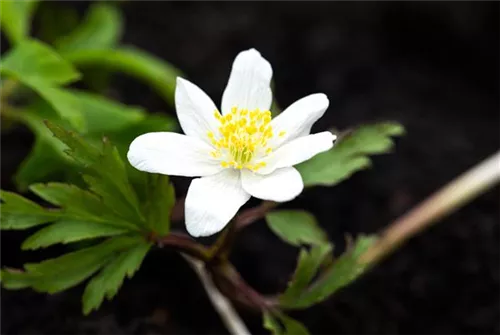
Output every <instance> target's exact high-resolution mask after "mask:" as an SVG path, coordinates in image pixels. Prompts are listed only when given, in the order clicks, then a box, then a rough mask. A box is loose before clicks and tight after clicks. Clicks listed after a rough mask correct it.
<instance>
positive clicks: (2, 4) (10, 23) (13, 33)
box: [0, 0, 38, 44]
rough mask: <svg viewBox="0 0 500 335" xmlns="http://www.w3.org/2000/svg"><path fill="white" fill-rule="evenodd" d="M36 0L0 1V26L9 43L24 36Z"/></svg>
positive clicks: (28, 28)
mask: <svg viewBox="0 0 500 335" xmlns="http://www.w3.org/2000/svg"><path fill="white" fill-rule="evenodd" d="M37 4H38V1H35V0H24V1H18V0H2V1H0V13H2V14H1V15H0V26H1V28H2V31H3V32H4V33H5V35H6V36H7V38H8V39H9V41H10V43H11V44H16V43H18V42H20V41H21V40H23V39H24V38H26V37H27V36H28V34H29V30H30V27H31V17H32V16H33V13H34V12H35V9H36V6H37Z"/></svg>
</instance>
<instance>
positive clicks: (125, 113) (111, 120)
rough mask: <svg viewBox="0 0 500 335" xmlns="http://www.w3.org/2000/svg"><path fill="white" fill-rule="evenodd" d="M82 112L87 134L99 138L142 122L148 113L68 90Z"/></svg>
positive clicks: (96, 96)
mask: <svg viewBox="0 0 500 335" xmlns="http://www.w3.org/2000/svg"><path fill="white" fill-rule="evenodd" d="M67 92H68V93H70V94H71V96H72V99H73V100H74V101H75V104H76V105H78V109H79V110H80V111H81V113H82V115H83V118H84V119H85V124H86V126H87V133H91V134H96V135H98V136H103V135H108V134H110V133H112V132H114V131H118V130H121V129H123V128H126V127H130V126H132V125H134V124H136V123H138V122H140V121H142V120H143V119H144V118H145V116H146V113H145V111H144V110H143V109H141V108H136V107H130V106H127V105H124V104H121V103H118V102H115V101H113V100H109V99H107V98H105V97H103V96H100V95H98V94H92V93H86V92H84V91H78V90H67Z"/></svg>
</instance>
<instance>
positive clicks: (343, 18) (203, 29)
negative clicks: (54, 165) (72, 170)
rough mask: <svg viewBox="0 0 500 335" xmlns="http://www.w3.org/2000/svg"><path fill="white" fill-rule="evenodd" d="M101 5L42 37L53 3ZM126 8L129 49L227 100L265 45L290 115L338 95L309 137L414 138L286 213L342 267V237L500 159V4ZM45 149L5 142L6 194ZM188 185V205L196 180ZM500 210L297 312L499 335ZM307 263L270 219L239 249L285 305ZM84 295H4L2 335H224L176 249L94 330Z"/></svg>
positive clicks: (310, 317) (493, 208)
mask: <svg viewBox="0 0 500 335" xmlns="http://www.w3.org/2000/svg"><path fill="white" fill-rule="evenodd" d="M90 4H91V2H72V1H71V2H70V1H67V2H62V1H59V2H43V3H42V4H41V5H40V8H39V11H37V14H35V17H34V28H33V31H32V33H33V35H34V36H37V34H38V33H39V32H40V31H41V30H40V29H41V28H40V27H41V25H43V19H42V15H41V14H40V15H39V14H38V13H41V12H42V10H43V8H44V7H47V6H55V7H60V8H67V9H68V10H69V9H70V10H71V11H72V10H76V13H77V14H78V15H83V14H84V13H85V11H86V9H87V7H88V6H89V5H90ZM115 5H117V6H120V7H121V9H122V11H123V15H124V19H125V31H124V37H123V43H124V44H127V45H133V46H137V47H139V48H142V49H144V50H146V51H148V52H150V53H152V54H154V55H156V56H158V57H160V58H162V59H165V60H166V61H168V62H170V63H172V64H173V65H175V66H176V67H178V68H179V69H181V70H182V71H183V72H184V73H185V74H186V76H187V77H188V78H189V79H190V80H191V81H193V82H194V83H196V84H197V85H198V86H200V87H201V88H202V89H204V90H205V91H206V92H207V93H208V94H209V95H210V96H211V97H212V98H213V99H214V101H215V102H216V104H218V103H220V97H221V94H222V91H223V89H224V87H225V85H226V81H227V78H228V75H229V71H230V66H231V63H232V61H233V59H234V57H235V56H236V54H237V53H238V52H240V51H242V50H244V49H247V48H250V47H254V48H256V49H258V50H259V51H260V52H261V53H262V55H263V56H264V57H265V58H267V59H268V60H269V61H270V63H271V64H272V66H273V69H274V80H275V90H274V94H275V97H276V99H277V101H278V103H279V104H280V106H281V107H286V106H287V105H289V104H291V103H292V102H294V101H295V100H297V99H299V98H301V97H303V96H305V95H308V94H310V93H314V92H324V93H326V94H327V95H328V97H329V99H330V108H329V109H328V111H327V113H326V115H325V117H323V118H322V119H321V120H320V121H319V122H318V123H317V124H316V125H315V128H314V129H313V130H315V131H317V130H324V129H327V128H331V127H335V128H337V129H346V128H349V127H352V126H355V125H357V124H361V123H366V122H372V121H383V120H395V121H398V122H400V123H402V124H403V125H404V126H405V127H406V130H407V135H406V136H404V137H402V138H400V139H398V140H397V145H396V148H395V151H394V152H393V153H392V154H389V155H383V156H379V157H375V158H374V164H373V167H372V168H371V169H369V170H365V171H362V172H359V173H357V174H356V175H354V176H353V177H352V178H351V179H349V180H347V181H345V182H343V183H341V184H340V185H338V186H335V187H333V188H313V189H308V190H306V191H305V192H304V193H303V194H302V195H301V196H300V197H299V198H298V199H296V200H295V201H293V202H291V203H287V204H286V205H285V207H290V208H305V209H307V210H309V211H311V212H312V213H314V214H315V215H316V216H317V218H318V220H319V222H320V224H321V226H322V227H323V228H324V229H325V230H326V231H327V232H328V234H329V236H330V238H331V239H332V241H333V242H334V243H335V246H336V252H337V253H340V252H341V251H342V250H343V248H344V235H345V234H346V233H352V234H358V233H362V232H366V233H374V232H377V231H379V230H380V229H382V228H383V227H384V226H386V225H387V224H388V223H390V222H391V221H392V220H393V219H395V218H396V217H398V216H400V215H401V214H403V213H405V212H406V211H407V210H408V209H410V208H411V207H412V206H414V205H415V204H417V203H418V202H420V201H421V200H423V199H424V198H425V197H426V196H428V195H430V194H431V193H432V192H433V191H434V190H436V189H437V188H439V187H441V186H442V185H444V184H445V183H446V182H448V181H450V180H451V179H452V178H454V177H456V176H457V175H459V174H460V173H461V172H463V171H464V170H466V169H468V168H470V167H472V166H473V165H474V164H476V163H477V162H479V161H480V160H482V159H484V158H486V157H488V156H489V155H491V154H492V153H494V152H495V151H496V150H498V148H499V142H500V137H499V125H500V122H499V121H500V120H499V42H500V41H499V9H500V8H499V3H498V2H473V1H471V2H436V3H434V2H349V3H347V2H165V1H163V2H160V1H149V2H145V1H142V2H141V1H127V2H121V3H118V2H117V3H115ZM45 16H46V15H45ZM46 19H47V18H45V20H46ZM49 19H50V18H49ZM52 19H53V20H64V19H65V18H64V17H63V16H58V17H53V18H52ZM2 41H3V40H2ZM3 42H4V43H3V44H2V46H3V48H2V52H4V51H5V46H6V44H5V41H3ZM107 93H108V94H109V95H110V96H112V97H114V98H116V99H118V100H121V101H122V102H124V103H127V104H131V105H140V106H144V107H146V108H147V109H148V110H150V111H167V112H168V113H173V112H174V111H173V110H172V109H171V108H170V107H169V106H168V105H166V103H165V102H164V101H163V100H162V99H161V98H160V97H159V96H158V95H157V94H156V93H154V92H153V91H151V89H150V88H148V87H147V86H145V85H143V84H141V83H138V82H137V81H135V80H133V79H131V78H128V77H121V76H114V77H113V81H112V86H111V89H110V90H108V92H107ZM32 140H33V138H32V135H30V133H29V132H27V131H25V130H23V129H17V130H16V131H14V132H10V133H8V134H2V147H1V155H2V156H1V157H2V164H1V168H2V175H1V180H2V188H6V189H12V187H13V184H12V174H13V173H14V171H15V170H16V169H17V167H18V165H19V163H20V162H21V161H22V159H23V158H24V157H25V156H26V154H27V153H28V152H29V150H30V148H31V145H32ZM175 182H176V186H177V193H178V195H179V196H182V195H183V194H185V192H186V190H187V186H188V185H189V180H186V179H182V178H178V179H175ZM498 201H499V188H498V187H496V188H495V189H493V190H492V191H490V192H488V193H487V194H485V195H482V196H481V197H479V198H478V199H477V200H475V201H474V202H473V203H471V204H469V205H467V206H466V207H465V208H463V209H462V210H460V211H459V212H457V213H455V214H453V215H451V216H450V217H448V218H447V219H445V220H443V221H442V222H441V223H440V224H438V225H436V226H434V227H433V228H431V229H429V230H427V231H426V232H424V233H423V234H421V235H420V236H418V237H416V238H414V239H412V240H411V241H410V242H409V243H408V244H406V245H404V246H403V247H402V248H401V249H400V250H398V251H397V252H396V253H395V254H394V255H392V256H391V257H389V258H388V259H386V260H385V261H384V262H383V263H382V264H380V265H379V266H378V267H376V268H375V269H373V270H372V271H371V272H369V273H368V274H366V275H365V276H364V277H363V278H361V279H360V280H358V281H357V282H356V283H354V284H353V285H351V286H349V287H347V288H345V289H343V290H342V291H341V292H339V293H337V294H336V295H335V296H333V297H332V298H331V299H329V300H328V301H327V302H324V303H322V304H320V305H317V306H315V307H314V308H311V309H309V310H306V311H301V312H297V313H294V314H292V316H294V317H296V318H297V319H298V320H300V321H302V322H304V323H305V325H306V326H307V327H308V328H309V329H310V331H311V333H313V334H336V333H339V334H346V333H348V334H374V333H383V334H393V333H425V334H430V333H436V334H437V333H439V334H458V333H460V334H466V333H467V334H493V333H499V332H500V322H499V316H500V303H499V300H500V299H499V297H500V287H499V274H500V257H499V256H500V249H499V241H500V229H499V227H500V222H499V202H498ZM255 203H257V202H251V203H250V204H249V205H248V206H252V205H255ZM24 237H26V233H25V232H21V233H12V232H8V233H3V234H2V264H3V265H7V266H17V267H18V266H20V265H21V264H22V263H23V262H25V261H26V260H27V259H30V258H29V257H32V255H30V254H29V253H26V252H23V253H21V252H20V251H19V245H20V242H21V241H22V239H23V238H24ZM296 254H297V250H296V249H294V248H292V247H290V246H288V245H285V244H284V243H282V242H280V240H279V239H278V238H277V237H276V236H275V235H273V234H272V233H271V232H270V231H269V230H268V229H267V227H266V225H265V224H263V222H259V223H255V224H253V225H252V226H250V227H248V228H246V230H245V231H244V233H243V234H242V235H241V236H240V238H239V240H238V242H237V244H236V250H235V252H234V255H233V261H234V263H235V264H236V266H237V268H238V269H239V270H240V272H241V273H242V275H243V276H244V278H245V279H246V280H247V281H248V282H249V283H250V284H251V285H252V286H254V287H255V288H256V289H257V290H258V291H260V292H262V293H274V292H276V291H278V290H282V289H283V288H285V287H286V283H287V280H288V277H289V275H290V274H291V273H292V272H293V269H294V266H295V259H296ZM81 293H82V287H76V288H74V289H71V290H69V291H66V292H63V293H59V294H56V295H52V296H49V295H44V294H37V293H35V292H32V291H29V290H25V291H5V290H3V289H2V297H1V298H2V299H1V303H2V305H1V306H2V311H1V312H2V314H1V321H2V333H5V334H53V333H55V334H194V333H196V334H221V333H227V331H226V330H225V328H224V326H223V325H222V323H221V322H220V320H219V318H218V316H217V314H216V313H215V312H214V310H213V308H212V307H211V305H210V302H209V301H208V299H207V297H206V295H205V294H204V292H203V289H202V288H201V285H200V284H199V282H198V280H197V278H196V276H195V275H194V274H193V273H192V272H191V270H190V268H189V267H188V266H187V265H186V264H185V263H184V261H183V260H182V259H181V258H180V257H179V256H178V255H177V254H176V253H174V252H171V251H168V250H157V251H154V252H151V253H150V255H148V257H147V258H146V261H145V263H144V264H143V267H142V268H141V270H140V271H139V272H138V274H137V275H136V276H135V277H134V278H133V279H132V280H129V281H126V283H125V284H124V286H123V287H122V289H121V290H120V292H119V293H118V295H117V297H116V298H115V299H114V300H113V301H112V302H107V303H105V304H104V305H103V306H102V307H101V309H100V310H99V311H97V312H94V313H93V314H91V315H90V316H88V317H84V316H83V315H82V314H81V306H80V297H81ZM241 313H242V315H243V317H244V319H245V321H246V322H247V323H248V325H249V327H250V329H251V330H252V333H255V334H258V333H264V330H263V329H262V328H261V326H260V316H259V315H256V314H253V313H252V312H249V311H245V310H241Z"/></svg>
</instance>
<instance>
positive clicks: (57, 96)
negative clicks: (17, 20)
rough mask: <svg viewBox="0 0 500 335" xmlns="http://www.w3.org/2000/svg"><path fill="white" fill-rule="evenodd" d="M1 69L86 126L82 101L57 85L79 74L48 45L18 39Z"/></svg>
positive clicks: (77, 124)
mask: <svg viewBox="0 0 500 335" xmlns="http://www.w3.org/2000/svg"><path fill="white" fill-rule="evenodd" d="M0 73H1V74H2V75H6V76H9V77H12V78H13V79H15V80H18V81H20V82H22V83H23V84H24V85H26V86H28V87H30V88H31V89H33V90H34V91H36V92H37V93H38V94H40V95H41V96H42V97H43V98H44V99H45V100H47V101H48V102H49V103H50V104H51V105H52V107H53V108H54V110H55V111H57V113H58V114H59V115H60V116H61V118H63V119H65V120H67V121H69V122H70V123H71V124H72V125H73V126H74V127H75V128H76V129H79V130H84V129H85V127H86V125H85V120H84V117H83V115H82V112H81V110H80V108H79V107H80V106H79V104H78V103H77V102H75V100H74V99H73V96H72V95H71V94H70V93H69V92H67V91H65V90H63V89H61V88H58V87H57V85H63V84H67V83H69V82H72V81H74V80H76V79H78V78H79V76H80V74H79V73H78V72H77V71H76V70H75V69H74V68H73V67H72V66H71V64H70V63H68V62H66V61H65V60H64V59H62V58H61V56H59V55H58V54H57V53H56V52H55V51H53V50H51V49H50V48H49V47H48V46H46V45H44V44H42V43H41V42H38V41H34V40H31V41H28V40H27V41H23V42H22V43H19V44H18V46H17V47H16V48H14V49H13V50H11V51H9V52H8V53H7V55H6V56H5V58H4V59H3V60H2V62H1V63H0Z"/></svg>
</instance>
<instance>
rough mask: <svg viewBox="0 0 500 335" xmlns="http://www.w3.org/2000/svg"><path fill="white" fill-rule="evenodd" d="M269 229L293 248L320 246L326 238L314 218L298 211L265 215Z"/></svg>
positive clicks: (273, 212)
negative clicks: (293, 246)
mask: <svg viewBox="0 0 500 335" xmlns="http://www.w3.org/2000/svg"><path fill="white" fill-rule="evenodd" d="M266 221H267V225H268V226H269V228H270V229H271V230H272V231H273V232H274V233H275V234H276V235H278V236H279V237H280V238H281V239H282V240H283V241H285V242H287V243H290V244H292V245H295V246H300V245H301V244H304V243H305V244H313V245H321V244H325V243H328V237H327V236H326V234H325V232H324V231H323V230H322V229H321V227H319V225H318V223H317V222H316V219H315V218H314V216H313V215H312V214H310V213H308V212H305V211H299V210H278V211H272V212H270V213H268V214H266Z"/></svg>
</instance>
